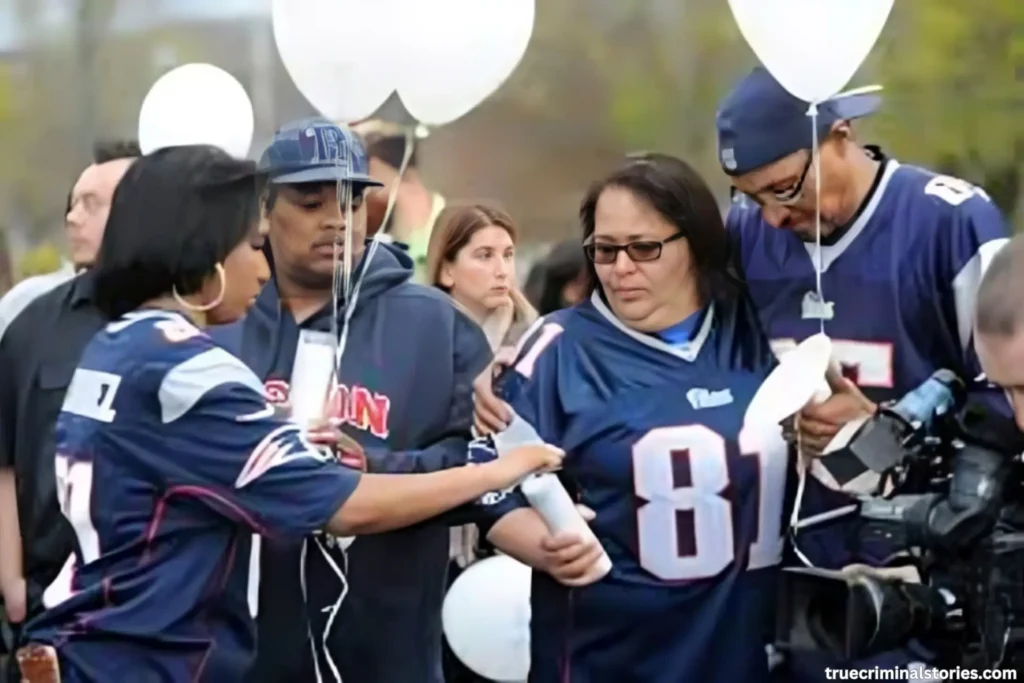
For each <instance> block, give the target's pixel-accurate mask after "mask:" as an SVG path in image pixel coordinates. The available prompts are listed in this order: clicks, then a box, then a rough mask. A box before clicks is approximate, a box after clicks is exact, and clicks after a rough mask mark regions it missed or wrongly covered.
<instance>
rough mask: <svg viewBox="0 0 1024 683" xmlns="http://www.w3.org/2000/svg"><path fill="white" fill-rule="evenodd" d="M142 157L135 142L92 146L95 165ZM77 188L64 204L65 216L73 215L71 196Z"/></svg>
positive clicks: (97, 143) (124, 141)
mask: <svg viewBox="0 0 1024 683" xmlns="http://www.w3.org/2000/svg"><path fill="white" fill-rule="evenodd" d="M140 156H142V150H141V149H139V143H138V142H136V141H135V140H98V141H97V142H95V143H93V146H92V163H93V164H95V165H97V166H98V165H100V164H106V163H109V162H111V161H117V160H118V159H134V158H135V157H140ZM74 192H75V187H74V185H72V186H71V189H70V190H68V199H67V201H66V202H65V203H64V215H65V216H67V215H68V214H69V213H71V199H72V197H71V195H72V194H74Z"/></svg>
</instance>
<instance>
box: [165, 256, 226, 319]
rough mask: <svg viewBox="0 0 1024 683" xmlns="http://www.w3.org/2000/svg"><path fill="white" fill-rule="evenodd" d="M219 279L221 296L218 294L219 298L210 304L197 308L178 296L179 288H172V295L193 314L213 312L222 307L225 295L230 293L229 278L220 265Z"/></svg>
mask: <svg viewBox="0 0 1024 683" xmlns="http://www.w3.org/2000/svg"><path fill="white" fill-rule="evenodd" d="M217 277H218V278H220V294H218V295H217V298H216V299H214V300H213V301H211V302H210V303H208V304H203V305H201V306H197V305H196V304H194V303H192V302H191V301H188V300H186V299H185V298H184V297H182V296H181V295H180V294H178V288H177V287H172V288H171V295H172V296H173V297H174V300H175V301H177V302H178V304H179V305H180V306H182V307H183V308H186V309H188V310H190V311H192V312H193V313H205V312H207V311H212V310H213V309H215V308H217V307H218V306H220V305H221V303H222V302H223V301H224V295H225V294H227V291H228V278H227V275H225V274H224V266H222V265H221V264H219V263H218V264H217Z"/></svg>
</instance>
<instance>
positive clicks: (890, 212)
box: [727, 160, 1007, 401]
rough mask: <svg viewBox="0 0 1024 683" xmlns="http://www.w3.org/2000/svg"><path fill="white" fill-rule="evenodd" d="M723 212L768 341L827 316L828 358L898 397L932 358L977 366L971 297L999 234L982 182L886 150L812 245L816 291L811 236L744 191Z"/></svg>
mask: <svg viewBox="0 0 1024 683" xmlns="http://www.w3.org/2000/svg"><path fill="white" fill-rule="evenodd" d="M727 224H728V229H729V231H730V234H731V237H732V239H733V241H734V244H735V246H736V248H737V251H738V255H739V261H740V265H741V267H742V269H743V271H744V274H745V276H746V280H747V283H748V286H749V287H750V292H751V296H752V297H753V299H754V304H755V306H756V308H757V310H758V313H759V314H760V316H761V322H762V324H763V326H764V328H765V331H766V332H767V334H768V336H769V337H770V338H771V339H772V344H773V346H774V347H775V348H776V350H777V351H785V350H786V349H788V348H792V347H793V346H794V345H796V344H797V343H799V342H800V341H802V340H804V339H806V338H807V337H809V336H811V335H813V334H815V333H817V332H819V331H820V330H821V324H822V322H824V328H825V332H826V334H828V335H829V337H831V338H832V342H833V349H834V356H835V360H836V362H838V363H839V364H841V366H842V367H843V370H844V372H845V374H846V375H847V376H848V377H850V379H852V380H854V381H855V382H856V383H857V384H858V386H860V387H861V388H862V389H863V390H864V393H865V394H866V395H867V396H868V397H869V398H871V399H872V400H874V401H887V400H891V399H895V398H899V397H901V396H902V395H903V394H905V393H907V392H908V391H910V390H911V389H913V388H915V387H916V386H918V385H919V384H920V383H921V382H923V381H924V380H925V379H927V378H928V377H929V376H930V375H931V374H932V373H933V372H934V371H935V370H938V369H940V368H948V369H950V370H953V371H955V372H957V373H958V374H959V375H960V376H961V377H963V378H964V379H965V380H968V381H969V380H973V379H974V378H975V377H977V376H978V375H979V374H980V372H981V368H980V366H979V365H978V363H977V360H976V358H975V357H974V354H973V350H972V348H971V329H972V324H973V318H974V300H975V296H976V293H977V288H978V285H979V283H980V281H981V276H982V274H983V273H984V271H985V268H986V267H987V265H988V263H989V262H990V261H991V259H992V256H994V255H995V253H996V252H997V251H998V250H999V249H1000V248H1001V247H1002V246H1003V245H1004V244H1005V243H1006V241H1007V229H1006V225H1005V223H1004V221H1003V218H1002V216H1001V214H1000V212H999V210H998V209H997V208H996V207H995V206H994V205H993V204H992V202H991V200H990V199H989V197H988V196H987V195H986V194H985V192H984V191H983V190H981V189H980V188H977V187H975V186H973V185H970V184H969V183H966V182H964V181H962V180H959V179H957V178H951V177H949V176H942V175H936V174H934V173H931V172H929V171H926V170H923V169H921V168H918V167H915V166H904V165H901V164H899V163H898V162H896V161H893V160H889V161H886V162H885V167H884V169H883V170H882V174H881V177H880V179H879V182H878V184H877V187H876V188H875V190H874V192H873V193H872V195H871V196H870V197H869V198H868V200H867V203H866V205H865V206H864V207H863V209H862V210H861V212H860V214H859V215H858V216H857V217H856V219H855V220H854V222H853V223H852V225H850V227H849V229H848V230H847V231H846V233H845V234H844V235H843V236H842V237H841V238H840V239H839V240H838V241H837V242H836V243H835V244H833V245H827V246H822V248H821V266H822V276H821V282H822V293H823V297H824V301H821V300H819V298H818V294H817V289H816V282H815V280H816V276H815V263H816V261H817V247H816V245H815V244H814V243H806V242H803V241H801V240H800V239H799V238H797V237H796V235H794V234H793V233H791V232H789V231H788V230H779V229H775V228H772V227H771V226H770V225H768V224H767V223H765V222H764V221H763V220H762V217H761V209H760V207H758V206H757V205H756V204H754V203H753V202H751V201H749V200H746V199H744V198H742V195H740V199H739V201H737V202H736V203H734V204H733V206H732V209H731V211H730V212H729V217H728V221H727Z"/></svg>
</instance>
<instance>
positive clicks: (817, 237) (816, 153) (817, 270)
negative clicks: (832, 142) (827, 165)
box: [807, 102, 825, 334]
mask: <svg viewBox="0 0 1024 683" xmlns="http://www.w3.org/2000/svg"><path fill="white" fill-rule="evenodd" d="M807 114H808V115H809V116H810V117H811V158H812V160H813V163H814V204H815V210H814V247H815V249H814V259H815V263H814V279H815V289H816V290H817V292H818V305H819V306H820V307H821V308H820V309H819V312H820V315H819V316H818V324H819V326H820V329H819V331H820V332H821V333H822V334H825V315H824V313H825V293H824V292H823V291H822V287H821V271H822V260H821V153H820V150H819V149H818V105H817V104H815V103H813V102H812V103H811V107H810V109H809V110H808V111H807Z"/></svg>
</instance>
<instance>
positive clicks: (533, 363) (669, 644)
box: [490, 297, 789, 683]
mask: <svg viewBox="0 0 1024 683" xmlns="http://www.w3.org/2000/svg"><path fill="white" fill-rule="evenodd" d="M739 308H740V309H742V310H743V311H744V312H745V313H746V315H742V314H740V312H738V311H734V310H729V308H728V306H727V305H726V304H715V306H714V307H713V309H710V310H709V311H706V312H705V313H704V316H703V322H702V323H701V324H700V325H699V326H698V328H697V329H698V331H697V332H696V334H695V336H694V337H693V339H692V341H691V342H689V343H688V344H686V345H683V346H674V345H671V344H669V343H667V342H664V341H661V340H659V339H658V338H657V337H655V336H652V335H645V334H640V333H637V332H633V331H632V330H629V329H628V328H627V327H625V326H624V325H623V324H622V323H621V322H619V321H618V320H617V319H616V318H615V317H614V315H613V314H612V313H611V311H609V310H608V308H607V306H605V305H604V303H603V302H602V301H601V299H600V298H599V297H595V298H592V299H591V300H590V301H589V302H586V303H584V304H582V305H580V306H577V307H576V308H574V309H570V310H567V311H560V312H558V313H555V314H553V315H552V316H549V317H547V318H545V319H544V320H542V321H541V322H540V323H538V325H537V326H536V327H535V328H534V329H533V330H532V331H531V332H530V333H528V334H527V335H526V337H525V341H524V343H523V346H522V348H521V349H520V350H519V354H518V359H517V361H516V363H515V364H514V366H513V368H512V369H511V370H510V371H509V372H507V373H506V374H505V375H504V376H503V377H502V378H501V379H500V381H499V383H498V388H499V392H500V393H501V394H502V395H503V396H504V398H505V399H506V400H507V401H508V402H509V404H510V405H511V406H512V408H513V409H514V410H515V411H516V414H517V415H518V416H519V418H521V420H522V422H520V423H517V427H519V428H520V429H522V430H523V431H520V432H519V433H520V434H521V435H523V437H524V438H536V437H539V438H541V439H543V440H544V441H546V442H548V443H551V444H554V445H557V446H559V447H561V448H563V449H564V450H565V451H566V454H567V455H566V458H565V462H564V471H563V479H564V481H565V483H566V484H567V486H568V488H569V489H570V490H571V491H572V492H573V493H576V494H577V495H578V496H579V499H580V502H582V503H583V504H584V505H586V506H588V507H590V508H591V509H593V510H594V511H595V513H596V517H595V518H594V520H593V521H592V522H591V527H592V529H593V530H594V533H595V535H596V536H597V538H598V540H599V541H600V542H601V544H602V545H603V546H604V549H605V550H606V551H607V553H608V555H609V557H610V559H611V561H612V565H613V566H612V570H611V572H610V573H609V574H608V575H607V576H606V577H605V578H604V579H602V580H601V581H599V582H597V583H594V584H591V585H589V586H587V587H585V588H578V589H574V590H573V591H571V594H570V591H568V590H567V589H566V588H565V587H564V586H561V585H560V584H558V583H556V582H555V581H554V580H553V579H551V578H548V577H547V576H545V575H544V574H539V575H537V576H536V577H535V578H534V582H533V588H532V594H531V618H530V628H531V632H530V640H531V648H532V652H531V668H530V680H531V681H535V682H536V683H554V682H555V681H561V680H565V679H564V675H565V670H566V669H571V678H572V680H580V681H584V680H586V681H591V680H602V681H603V680H609V681H611V680H616V681H618V680H623V681H627V680H628V681H637V680H642V681H650V682H651V683H691V682H692V683H698V682H699V681H705V680H711V679H714V680H726V681H762V680H764V679H765V678H766V677H767V675H768V671H767V662H766V659H765V654H764V643H765V628H766V624H767V623H768V621H769V620H770V615H771V613H772V609H773V607H774V603H775V593H776V587H777V583H776V575H775V571H774V567H775V565H777V564H778V562H779V559H780V555H781V550H782V539H781V522H782V516H783V497H784V493H783V491H784V489H785V484H786V476H787V472H788V471H789V461H788V458H787V452H786V447H785V445H784V444H783V442H782V439H781V435H780V430H779V429H778V428H777V427H776V428H770V429H767V430H754V429H750V428H744V426H743V417H744V413H745V411H746V407H747V404H748V403H749V401H750V399H751V398H752V396H753V394H754V392H755V391H756V390H757V388H758V386H759V385H760V384H761V382H762V381H763V379H764V378H765V376H766V375H767V374H768V372H769V371H770V369H771V368H772V367H773V365H774V358H773V356H772V354H771V350H770V348H769V345H768V342H767V340H766V339H765V338H764V336H763V335H762V334H761V333H760V330H759V329H758V328H757V326H756V324H753V322H752V316H753V312H752V311H751V310H749V309H747V308H746V307H743V306H740V307H739ZM525 425H529V426H531V427H532V428H533V429H534V431H535V432H536V434H534V435H531V434H529V433H528V431H526V430H525ZM512 431H513V430H512V429H510V430H509V433H510V434H511V433H512ZM510 438H511V437H510ZM516 498H517V496H516V495H511V496H505V497H501V496H496V497H494V498H493V501H492V502H491V503H490V506H491V508H492V509H494V510H496V511H497V510H499V509H500V508H503V507H504V508H507V507H510V506H511V505H513V504H515V503H516ZM518 503H519V504H523V501H522V499H521V498H520V499H519V501H518ZM496 516H500V515H496ZM560 663H561V664H560Z"/></svg>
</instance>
